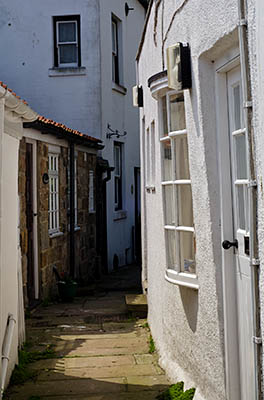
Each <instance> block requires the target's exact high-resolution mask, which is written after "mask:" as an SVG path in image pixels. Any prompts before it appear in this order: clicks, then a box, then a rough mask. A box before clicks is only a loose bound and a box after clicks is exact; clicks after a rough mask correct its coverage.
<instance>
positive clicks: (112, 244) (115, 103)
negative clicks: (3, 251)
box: [100, 0, 145, 269]
mask: <svg viewBox="0 0 264 400" xmlns="http://www.w3.org/2000/svg"><path fill="white" fill-rule="evenodd" d="M129 6H130V7H133V8H134V10H132V11H130V12H129V14H128V16H126V15H125V6H124V2H123V1H122V0H107V1H105V0H102V1H100V36H101V76H102V140H103V142H104V144H105V149H104V150H103V157H104V158H106V159H107V160H109V164H110V166H114V149H113V146H114V141H115V140H116V141H119V142H122V143H124V168H123V171H122V172H123V178H124V179H123V183H124V190H123V194H124V197H123V210H124V211H126V212H127V216H126V218H124V219H120V220H115V218H116V217H117V213H116V212H115V205H114V180H113V178H112V179H111V181H110V182H108V183H107V227H108V230H107V235H108V264H109V266H110V269H111V268H112V263H113V257H114V254H117V256H118V258H119V263H120V264H121V265H122V264H124V263H125V262H126V261H127V262H131V261H132V227H133V226H134V223H135V187H134V167H139V166H140V161H139V120H138V111H137V109H136V108H134V107H133V105H132V87H133V86H134V85H135V84H136V73H135V57H136V52H137V47H138V43H139V40H140V36H141V32H142V29H143V24H144V18H145V10H144V8H143V7H142V6H141V5H140V4H139V2H138V1H137V0H131V1H130V2H129ZM112 14H114V15H115V16H116V17H117V18H118V19H119V20H120V21H121V29H122V46H121V49H120V53H121V58H122V60H123V80H122V82H121V84H122V86H124V87H125V88H126V89H127V92H126V94H125V95H124V94H121V93H120V92H118V91H116V90H113V89H112V59H111V57H112V38H111V18H112ZM108 124H110V125H111V128H112V129H113V130H118V131H119V132H121V133H123V132H124V131H126V132H127V135H126V136H125V137H120V138H119V139H118V138H115V137H113V138H111V139H107V138H106V133H107V125H108ZM112 177H113V173H112ZM126 249H127V260H126Z"/></svg>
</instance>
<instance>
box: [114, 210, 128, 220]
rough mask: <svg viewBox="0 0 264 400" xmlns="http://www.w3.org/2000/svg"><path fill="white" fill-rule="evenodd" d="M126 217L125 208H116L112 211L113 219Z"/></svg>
mask: <svg viewBox="0 0 264 400" xmlns="http://www.w3.org/2000/svg"><path fill="white" fill-rule="evenodd" d="M126 217H127V211H125V210H118V211H115V212H114V221H118V220H120V219H125V218H126Z"/></svg>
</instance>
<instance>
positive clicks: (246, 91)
mask: <svg viewBox="0 0 264 400" xmlns="http://www.w3.org/2000/svg"><path fill="white" fill-rule="evenodd" d="M238 14H239V27H238V33H239V46H240V57H241V76H242V96H243V106H244V120H245V128H246V138H247V151H248V159H249V163H248V164H249V165H248V176H249V185H248V190H249V218H250V223H249V225H250V226H249V229H250V264H251V281H252V295H253V323H254V327H253V329H254V333H253V341H254V353H255V372H256V373H255V376H256V394H255V396H254V398H255V399H259V400H260V398H261V397H260V396H261V325H260V311H259V304H260V302H259V254H258V235H257V181H256V169H255V160H254V153H255V151H254V137H253V129H252V93H251V79H250V66H249V47H248V28H247V23H248V21H247V0H238ZM252 395H253V394H252Z"/></svg>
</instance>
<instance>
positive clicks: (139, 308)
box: [125, 294, 148, 317]
mask: <svg viewBox="0 0 264 400" xmlns="http://www.w3.org/2000/svg"><path fill="white" fill-rule="evenodd" d="M125 299H126V306H127V309H128V311H130V312H131V313H132V315H133V316H140V317H146V316H147V314H148V301H147V296H146V295H145V294H127V295H126V296H125Z"/></svg>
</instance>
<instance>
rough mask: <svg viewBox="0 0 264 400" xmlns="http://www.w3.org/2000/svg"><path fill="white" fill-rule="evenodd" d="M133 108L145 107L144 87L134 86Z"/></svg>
mask: <svg viewBox="0 0 264 400" xmlns="http://www.w3.org/2000/svg"><path fill="white" fill-rule="evenodd" d="M133 106H134V107H143V88H142V86H133Z"/></svg>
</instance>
